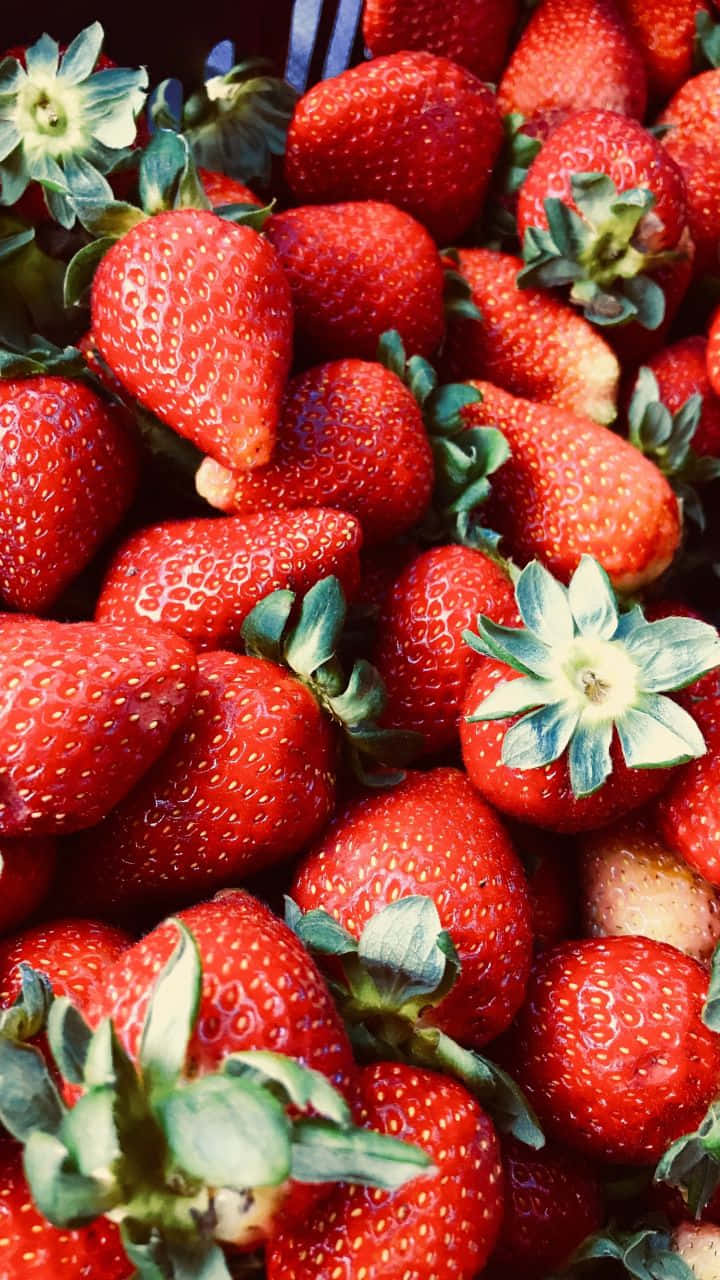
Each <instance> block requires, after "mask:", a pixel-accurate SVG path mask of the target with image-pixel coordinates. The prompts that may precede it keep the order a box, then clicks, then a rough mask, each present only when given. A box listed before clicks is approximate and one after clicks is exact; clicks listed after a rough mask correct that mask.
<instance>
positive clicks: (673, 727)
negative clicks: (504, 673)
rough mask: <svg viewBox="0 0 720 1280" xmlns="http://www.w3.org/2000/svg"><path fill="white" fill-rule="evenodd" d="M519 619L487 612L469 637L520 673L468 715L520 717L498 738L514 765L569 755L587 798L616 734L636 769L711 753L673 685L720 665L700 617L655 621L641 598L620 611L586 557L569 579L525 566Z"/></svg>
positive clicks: (605, 768) (575, 781) (601, 776)
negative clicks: (508, 620) (502, 619)
mask: <svg viewBox="0 0 720 1280" xmlns="http://www.w3.org/2000/svg"><path fill="white" fill-rule="evenodd" d="M515 591H516V599H517V604H518V609H519V612H520V616H521V618H522V620H523V622H524V624H525V625H524V626H523V627H517V628H516V627H502V626H499V625H498V624H497V623H495V622H493V621H492V620H491V619H490V618H485V617H480V618H478V622H477V634H474V633H472V632H465V633H464V637H463V638H464V639H465V641H466V643H467V644H469V645H470V646H471V647H472V648H473V649H475V650H476V651H477V652H478V653H481V654H483V655H484V656H485V657H487V658H490V659H493V660H499V661H500V662H503V663H505V664H506V665H507V666H509V667H511V668H512V669H513V670H515V671H518V672H520V673H521V675H520V678H519V679H512V680H507V681H503V682H502V683H500V684H498V685H497V686H496V687H495V688H494V689H493V690H492V692H491V693H490V694H489V695H488V696H487V697H486V698H485V699H484V700H483V701H482V702H481V703H480V705H479V706H477V707H476V708H475V709H474V711H473V712H472V714H470V715H469V716H468V717H467V719H468V721H469V722H470V723H477V722H479V721H484V720H504V719H509V718H511V717H516V716H518V714H519V713H528V714H523V715H521V716H520V718H519V719H514V720H513V723H512V724H511V725H510V726H509V728H508V729H507V731H506V733H505V736H504V739H503V745H502V762H503V764H505V765H506V766H507V767H508V768H510V769H520V770H524V769H537V768H542V767H544V766H545V765H548V764H550V763H551V762H552V761H554V760H558V759H559V758H560V757H561V756H563V755H564V754H565V752H567V760H568V768H569V775H570V784H571V787H572V791H573V794H574V795H575V796H576V797H578V798H580V797H583V796H587V795H591V794H592V793H593V792H595V791H597V790H598V789H599V788H600V787H601V786H602V785H603V783H604V782H605V781H606V779H607V778H608V777H609V775H610V773H611V771H612V760H611V754H610V747H611V744H612V741H613V736H614V735H615V734H616V735H617V738H618V740H619V742H620V747H621V750H622V754H623V758H624V760H625V763H626V764H627V765H628V766H629V767H630V768H637V769H654V768H661V767H665V766H672V765H677V764H681V763H685V762H686V761H688V760H691V759H694V758H695V757H697V756H701V755H703V754H704V752H705V742H704V739H703V736H702V734H701V732H700V730H699V728H698V726H697V725H696V723H695V721H694V720H693V719H692V717H691V716H690V715H689V714H688V713H687V712H686V711H684V710H683V708H682V707H680V706H679V705H678V704H677V702H675V701H673V699H671V698H667V697H665V696H663V693H664V692H665V691H673V690H676V689H681V688H683V687H684V686H685V685H688V684H691V683H692V682H693V681H694V680H697V679H698V678H699V677H700V676H701V675H704V674H705V673H706V672H707V671H711V670H713V669H714V668H716V667H718V666H720V637H719V636H718V633H717V632H716V630H715V628H714V627H711V626H709V625H708V624H707V623H704V622H700V621H698V620H697V619H694V618H664V619H661V620H660V621H658V622H647V621H646V619H645V617H644V614H643V612H642V609H641V608H640V607H639V606H638V605H636V606H635V607H634V608H633V609H631V610H630V611H629V612H626V613H620V612H619V609H618V602H617V598H616V596H615V594H614V592H613V589H612V586H611V585H610V581H609V579H608V576H607V574H606V573H605V570H604V569H603V568H602V567H601V565H600V564H598V562H597V561H596V560H594V559H593V558H592V557H591V556H583V557H582V559H581V561H580V564H579V566H578V568H577V569H576V570H575V573H574V574H573V576H572V578H571V580H570V584H569V586H568V587H564V586H563V585H562V584H561V583H560V582H558V581H557V580H556V579H555V578H553V576H552V575H551V574H550V573H549V572H548V570H547V569H545V568H544V566H543V565H541V564H540V563H539V561H533V562H532V563H531V564H529V565H527V566H526V567H525V568H524V569H523V571H522V573H521V574H520V576H519V578H518V580H517V583H516V587H515Z"/></svg>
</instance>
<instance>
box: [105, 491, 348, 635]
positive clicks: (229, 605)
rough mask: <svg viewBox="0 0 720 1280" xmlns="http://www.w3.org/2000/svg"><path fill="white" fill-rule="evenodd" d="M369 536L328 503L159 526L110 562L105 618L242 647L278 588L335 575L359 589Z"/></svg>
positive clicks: (304, 586)
mask: <svg viewBox="0 0 720 1280" xmlns="http://www.w3.org/2000/svg"><path fill="white" fill-rule="evenodd" d="M360 540H361V535H360V526H359V525H358V522H357V520H355V519H354V517H353V516H349V515H346V514H345V513H344V512H341V511H329V510H322V509H320V508H312V509H308V510H298V511H290V512H287V513H285V512H279V513H277V514H275V513H273V512H261V513H259V514H257V515H253V516H246V517H243V518H242V519H234V518H228V519H225V520H205V519H191V520H170V521H166V522H164V523H162V524H156V525H149V526H148V527H147V528H145V529H142V530H140V531H139V532H138V533H135V534H132V535H131V537H130V538H128V540H127V542H125V543H124V544H123V546H122V547H120V549H119V551H118V552H117V554H116V556H115V558H114V560H113V561H112V563H111V564H110V567H109V569H108V573H107V576H106V578H105V581H104V583H103V586H102V589H101V591H100V596H99V599H98V603H97V609H96V616H97V619H98V621H100V622H114V623H117V624H121V625H126V624H129V623H131V622H133V621H136V622H137V621H139V620H150V619H152V620H153V621H156V622H159V623H161V624H162V626H163V627H168V628H170V629H171V630H173V631H175V632H177V633H178V635H181V636H183V637H184V639H186V640H187V641H188V642H189V643H190V644H192V645H193V647H194V648H196V649H198V650H200V651H203V650H206V649H222V648H231V647H233V646H234V645H237V646H239V645H240V644H241V635H240V631H241V627H242V624H243V622H244V621H245V618H246V617H247V615H248V614H249V613H250V610H251V609H253V608H254V607H255V605H256V604H257V603H258V602H259V601H260V600H262V599H263V598H264V597H265V596H266V595H269V593H270V592H271V591H276V590H277V589H278V588H281V587H283V588H284V587H287V588H289V589H290V590H292V591H296V592H297V593H298V594H299V595H302V594H304V592H305V591H307V590H308V589H309V588H310V587H311V586H313V585H314V584H315V583H316V582H318V581H319V580H320V579H321V578H325V577H327V576H328V574H335V575H336V576H337V577H338V578H339V579H340V582H341V583H342V586H343V588H344V590H345V592H346V594H347V595H348V596H351V595H352V594H353V591H354V589H355V587H356V585H357V581H358V576H359V571H360V570H359V563H358V551H359V548H360Z"/></svg>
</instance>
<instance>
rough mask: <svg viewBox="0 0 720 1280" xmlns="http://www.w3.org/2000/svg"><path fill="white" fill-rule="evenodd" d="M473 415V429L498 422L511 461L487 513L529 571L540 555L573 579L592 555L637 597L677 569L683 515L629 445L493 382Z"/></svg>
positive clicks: (469, 412) (469, 418) (496, 480)
mask: <svg viewBox="0 0 720 1280" xmlns="http://www.w3.org/2000/svg"><path fill="white" fill-rule="evenodd" d="M471 385H472V386H475V387H476V388H477V389H478V390H479V391H480V392H481V393H482V397H483V398H482V401H481V402H480V403H478V404H473V405H470V406H469V408H467V409H466V410H464V417H465V421H466V422H467V423H468V425H471V426H479V425H485V424H488V423H493V424H497V425H498V426H499V427H500V428H501V430H502V432H503V435H504V436H505V438H506V440H507V443H508V445H509V447H510V457H509V459H508V460H507V461H506V462H505V463H504V464H503V465H502V466H501V467H500V469H499V470H498V471H497V472H496V473H495V475H494V476H493V478H492V490H491V495H490V499H489V501H488V502H487V503H486V506H485V508H484V511H483V515H484V518H486V519H487V521H488V523H489V524H490V525H491V526H492V527H493V528H496V529H498V531H499V532H500V533H501V534H502V535H503V537H504V538H505V539H506V542H507V548H508V551H509V553H510V554H512V556H513V557H514V558H516V559H517V560H518V561H519V562H520V563H524V562H526V561H527V560H530V559H531V558H532V557H533V556H537V557H538V558H539V559H541V560H542V561H543V562H544V564H546V565H547V567H548V568H549V569H551V570H552V572H553V573H555V574H557V575H558V577H561V578H562V579H564V580H566V581H567V579H568V578H569V577H570V575H571V573H572V572H573V570H574V569H575V568H576V567H577V565H578V563H579V560H580V557H581V556H582V555H583V554H586V555H592V556H594V557H595V558H596V559H597V560H599V561H600V563H601V564H602V565H603V568H604V569H605V570H606V572H607V573H608V574H609V576H610V579H611V581H612V582H613V585H614V586H615V587H616V588H618V589H620V590H622V591H634V590H637V589H638V588H640V587H642V586H644V585H646V584H647V583H649V582H652V581H654V579H655V578H657V577H659V575H660V574H661V573H663V572H664V570H665V569H667V567H668V565H669V564H670V563H671V561H672V558H673V556H674V555H675V552H676V551H677V548H678V546H679V542H680V513H679V509H678V503H677V499H676V498H675V495H674V493H673V491H672V489H671V487H670V485H669V484H668V481H667V480H666V479H665V477H664V476H663V475H661V473H660V471H659V470H658V469H657V467H656V466H655V465H654V464H653V463H652V462H651V461H650V460H649V459H647V458H644V457H643V456H642V454H641V453H640V452H638V450H637V449H635V448H634V447H633V446H632V445H631V444H629V443H628V442H627V441H625V440H622V439H620V438H619V437H618V436H616V435H614V434H613V433H612V432H610V431H608V430H607V428H606V427H602V426H600V425H598V424H597V423H595V422H591V421H590V419H589V418H583V417H579V416H578V415H576V414H573V413H569V412H568V411H567V410H565V409H560V408H558V407H556V406H555V405H544V404H533V403H532V402H531V401H529V400H521V399H519V398H516V397H514V396H511V395H508V393H507V392H506V391H500V390H499V389H498V388H497V387H494V386H491V385H490V383H487V382H477V383H472V384H471Z"/></svg>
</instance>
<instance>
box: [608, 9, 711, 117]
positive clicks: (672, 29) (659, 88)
mask: <svg viewBox="0 0 720 1280" xmlns="http://www.w3.org/2000/svg"><path fill="white" fill-rule="evenodd" d="M618 8H619V9H620V11H621V13H622V16H623V18H624V19H625V22H626V23H627V26H628V30H629V32H630V35H631V36H632V38H633V40H634V41H635V43H636V44H637V46H638V48H639V50H640V52H641V54H642V56H643V61H644V63H645V68H646V71H647V76H648V88H649V90H650V94H651V96H652V97H653V98H656V99H658V100H659V101H660V102H663V101H665V99H666V98H668V97H669V96H670V94H671V93H674V92H675V90H676V89H679V88H680V86H681V85H682V84H683V83H684V81H685V80H687V79H688V77H689V76H690V74H691V72H692V68H693V54H694V42H695V37H696V29H695V23H696V19H697V16H698V14H701V13H703V14H708V15H709V14H711V13H712V6H711V5H710V4H709V3H708V0H618Z"/></svg>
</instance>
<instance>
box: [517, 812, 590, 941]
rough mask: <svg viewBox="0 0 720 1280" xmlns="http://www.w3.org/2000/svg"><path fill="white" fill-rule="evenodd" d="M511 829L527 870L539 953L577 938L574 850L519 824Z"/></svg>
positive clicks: (559, 841)
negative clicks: (569, 939)
mask: <svg viewBox="0 0 720 1280" xmlns="http://www.w3.org/2000/svg"><path fill="white" fill-rule="evenodd" d="M508 829H509V831H510V837H511V839H512V842H513V844H514V845H515V848H516V849H517V851H518V853H519V854H520V858H521V860H522V863H523V866H524V868H525V875H526V877H527V887H528V897H529V899H530V919H531V921H532V935H533V942H534V945H535V947H536V949H537V950H542V949H544V948H546V947H554V946H555V944H556V943H557V942H563V941H564V939H565V938H573V937H575V935H576V934H577V932H578V930H577V922H576V917H577V898H578V886H577V876H576V873H575V862H576V859H575V848H574V846H570V844H569V841H563V840H562V839H561V838H560V837H558V836H557V835H556V834H555V833H553V834H552V835H549V834H548V833H547V832H545V831H541V830H540V829H539V828H538V827H527V826H525V825H524V824H522V823H519V822H511V823H509V824H508ZM568 846H569V847H568Z"/></svg>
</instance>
